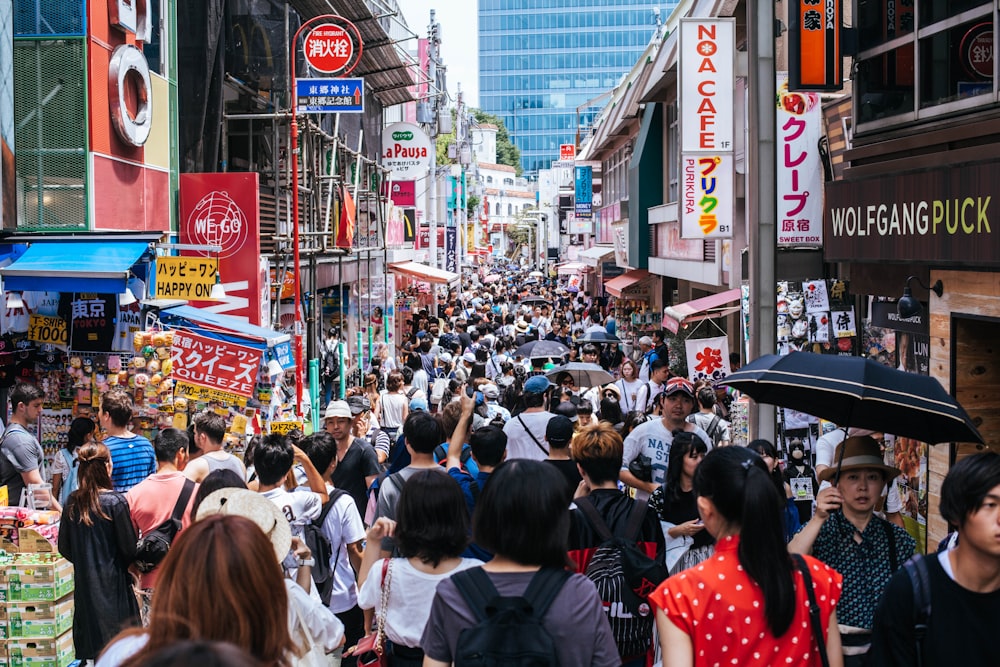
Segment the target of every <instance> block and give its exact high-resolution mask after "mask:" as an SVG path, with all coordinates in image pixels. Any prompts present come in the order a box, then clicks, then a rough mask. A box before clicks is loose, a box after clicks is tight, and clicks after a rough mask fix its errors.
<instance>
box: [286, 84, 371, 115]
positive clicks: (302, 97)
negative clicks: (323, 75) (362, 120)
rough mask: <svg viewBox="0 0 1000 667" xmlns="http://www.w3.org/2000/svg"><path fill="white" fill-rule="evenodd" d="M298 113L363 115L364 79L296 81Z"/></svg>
mask: <svg viewBox="0 0 1000 667" xmlns="http://www.w3.org/2000/svg"><path fill="white" fill-rule="evenodd" d="M295 97H296V106H297V107H298V112H299V113H363V112H364V110H365V80H364V79H296V80H295Z"/></svg>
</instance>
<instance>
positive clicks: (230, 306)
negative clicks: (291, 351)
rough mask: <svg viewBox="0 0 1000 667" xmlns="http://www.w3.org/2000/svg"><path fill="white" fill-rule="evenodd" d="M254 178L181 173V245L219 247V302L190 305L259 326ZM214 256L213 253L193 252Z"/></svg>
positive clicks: (234, 174) (260, 282)
mask: <svg viewBox="0 0 1000 667" xmlns="http://www.w3.org/2000/svg"><path fill="white" fill-rule="evenodd" d="M258 182H259V176H258V175H257V174H256V173H241V172H228V173H221V174H212V173H208V174H181V179H180V225H181V229H180V242H181V243H191V244H194V245H200V246H219V247H221V248H222V250H221V251H220V252H219V253H218V259H219V277H220V279H221V281H222V285H223V287H225V290H226V298H225V300H223V301H218V302H216V301H206V302H201V303H195V304H193V305H196V306H199V307H202V308H205V309H206V310H209V311H211V312H215V313H223V314H226V315H232V316H234V317H239V318H242V319H245V320H248V321H249V322H250V323H251V324H256V325H258V326H261V325H263V324H265V323H262V320H261V299H262V294H263V293H265V292H267V291H268V290H266V289H265V288H266V285H267V283H266V274H265V279H264V280H262V279H261V272H260V270H259V268H260V267H259V266H258V262H257V261H253V260H250V258H254V257H256V258H259V257H260V190H259V187H258ZM195 254H199V255H202V256H204V257H213V256H215V253H212V252H207V251H206V252H199V253H195Z"/></svg>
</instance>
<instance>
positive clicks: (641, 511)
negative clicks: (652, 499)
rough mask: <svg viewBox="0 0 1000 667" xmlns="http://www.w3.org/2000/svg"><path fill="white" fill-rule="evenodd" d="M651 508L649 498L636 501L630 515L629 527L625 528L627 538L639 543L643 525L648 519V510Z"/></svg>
mask: <svg viewBox="0 0 1000 667" xmlns="http://www.w3.org/2000/svg"><path fill="white" fill-rule="evenodd" d="M648 507H649V498H643V499H642V500H636V501H635V502H634V503H632V510H631V511H630V512H629V515H628V525H626V526H625V537H626V538H627V539H629V540H631V541H633V542H636V543H638V541H639V534H640V533H641V532H642V523H643V521H644V520H645V518H646V509H647V508H648Z"/></svg>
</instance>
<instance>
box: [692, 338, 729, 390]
mask: <svg viewBox="0 0 1000 667" xmlns="http://www.w3.org/2000/svg"><path fill="white" fill-rule="evenodd" d="M684 350H685V352H686V355H687V367H688V378H689V379H690V380H691V381H692V382H698V381H699V380H711V381H712V382H718V381H720V380H724V379H725V378H726V376H727V375H729V374H730V373H731V372H732V371H731V370H730V366H729V337H728V336H719V337H717V338H698V339H696V340H692V339H690V338H689V339H687V340H686V341H684Z"/></svg>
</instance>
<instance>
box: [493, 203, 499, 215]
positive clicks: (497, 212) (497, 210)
mask: <svg viewBox="0 0 1000 667" xmlns="http://www.w3.org/2000/svg"><path fill="white" fill-rule="evenodd" d="M493 215H500V202H497V203H496V206H494V207H493Z"/></svg>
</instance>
